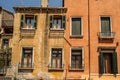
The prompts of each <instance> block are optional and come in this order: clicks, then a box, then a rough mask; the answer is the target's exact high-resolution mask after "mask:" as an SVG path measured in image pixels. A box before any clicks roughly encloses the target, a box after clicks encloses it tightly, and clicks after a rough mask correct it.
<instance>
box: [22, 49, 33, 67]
mask: <svg viewBox="0 0 120 80" xmlns="http://www.w3.org/2000/svg"><path fill="white" fill-rule="evenodd" d="M32 59H33V48H32V47H23V48H22V60H21V67H26V68H29V67H32V62H33V60H32Z"/></svg>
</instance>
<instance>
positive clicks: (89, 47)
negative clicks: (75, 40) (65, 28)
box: [88, 0, 91, 80]
mask: <svg viewBox="0 0 120 80" xmlns="http://www.w3.org/2000/svg"><path fill="white" fill-rule="evenodd" d="M90 43H91V42H90V0H88V52H89V55H88V56H89V80H91V75H90V73H91V68H90V51H91V50H90V49H91V46H90Z"/></svg>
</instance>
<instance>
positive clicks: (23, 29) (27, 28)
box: [21, 28, 35, 30]
mask: <svg viewBox="0 0 120 80" xmlns="http://www.w3.org/2000/svg"><path fill="white" fill-rule="evenodd" d="M21 29H22V30H35V28H21Z"/></svg>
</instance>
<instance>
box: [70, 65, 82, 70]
mask: <svg viewBox="0 0 120 80" xmlns="http://www.w3.org/2000/svg"><path fill="white" fill-rule="evenodd" d="M69 70H84V64H82V65H77V66H76V64H71V65H70V66H69Z"/></svg>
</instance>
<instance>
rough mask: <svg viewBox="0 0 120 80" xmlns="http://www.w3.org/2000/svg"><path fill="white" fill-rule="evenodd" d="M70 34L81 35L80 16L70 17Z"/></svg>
mask: <svg viewBox="0 0 120 80" xmlns="http://www.w3.org/2000/svg"><path fill="white" fill-rule="evenodd" d="M71 36H82V25H81V18H71Z"/></svg>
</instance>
